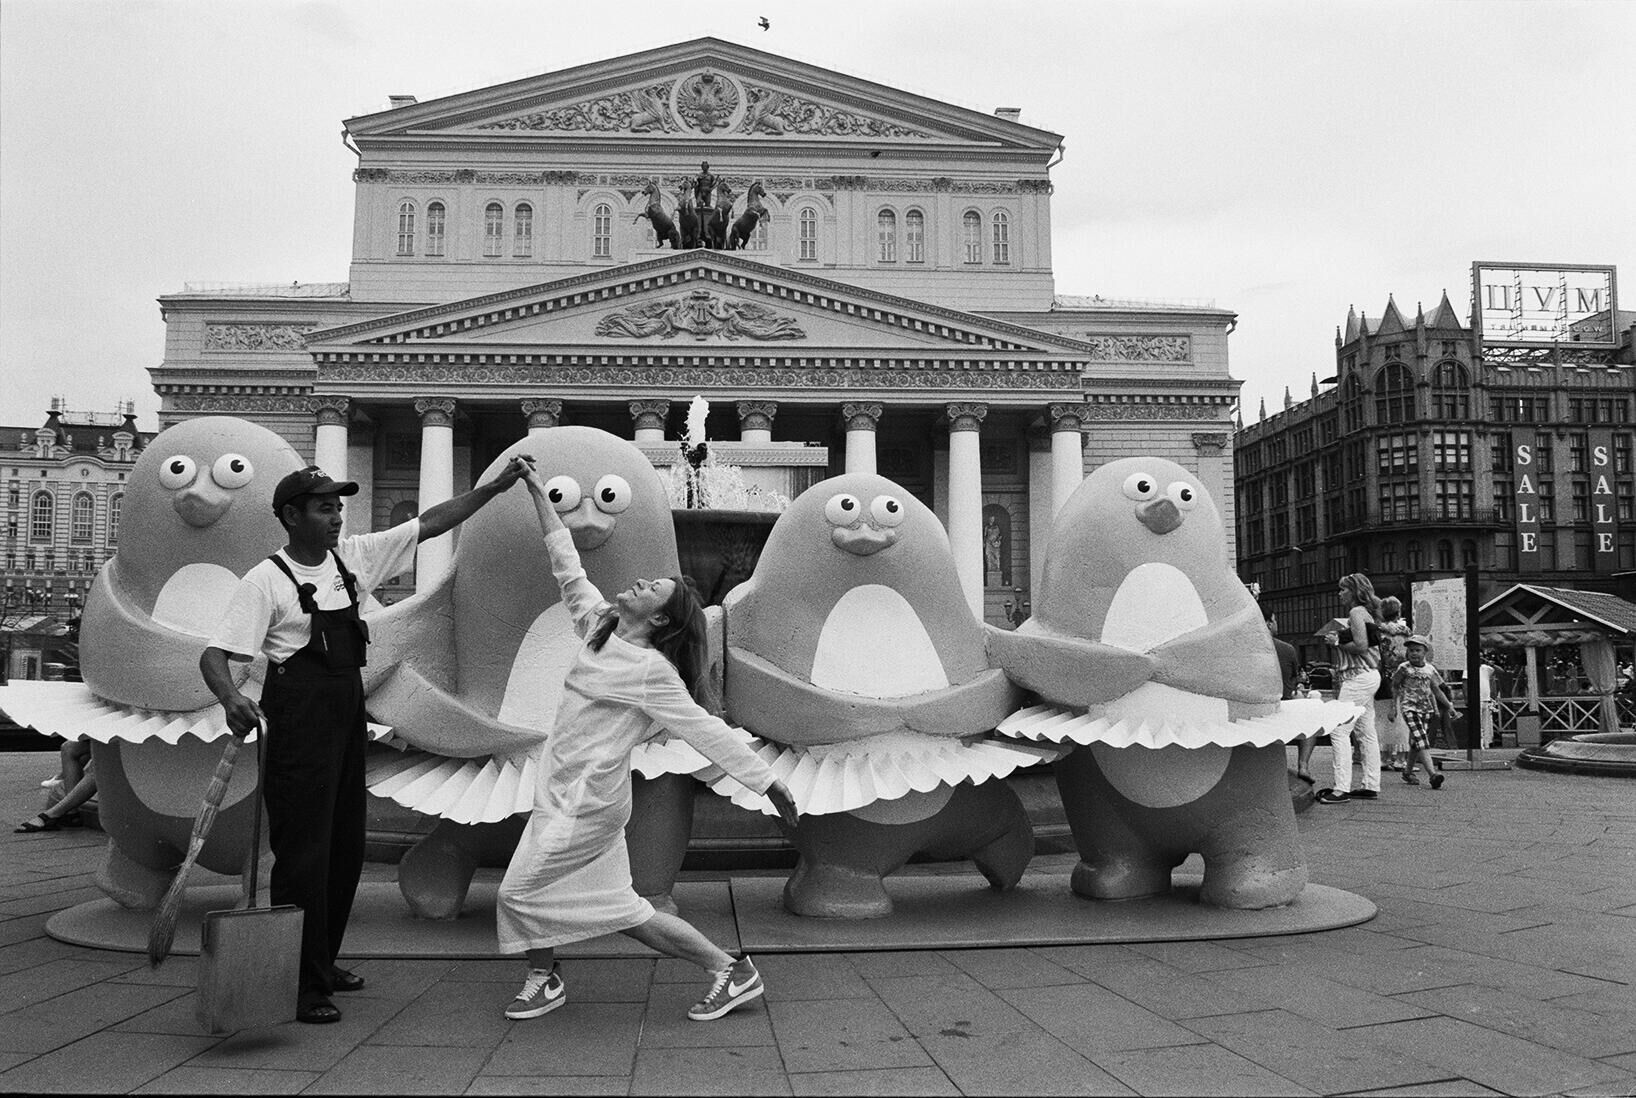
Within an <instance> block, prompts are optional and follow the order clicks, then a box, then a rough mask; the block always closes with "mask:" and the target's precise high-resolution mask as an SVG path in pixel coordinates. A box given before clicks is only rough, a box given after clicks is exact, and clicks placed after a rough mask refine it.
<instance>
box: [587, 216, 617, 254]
mask: <svg viewBox="0 0 1636 1098" xmlns="http://www.w3.org/2000/svg"><path fill="white" fill-rule="evenodd" d="M591 254H592V255H593V256H595V257H596V258H598V259H606V258H608V257H609V256H611V255H613V207H612V206H610V205H608V204H607V203H606V202H598V203H597V204H596V209H595V210H593V211H591Z"/></svg>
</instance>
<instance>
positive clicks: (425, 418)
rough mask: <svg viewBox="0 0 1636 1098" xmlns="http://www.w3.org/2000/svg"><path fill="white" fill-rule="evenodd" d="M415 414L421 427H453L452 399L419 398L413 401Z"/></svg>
mask: <svg viewBox="0 0 1636 1098" xmlns="http://www.w3.org/2000/svg"><path fill="white" fill-rule="evenodd" d="M415 414H416V415H418V416H419V417H420V425H421V426H422V427H453V426H454V398H453V397H421V398H420V399H419V400H416V401H415Z"/></svg>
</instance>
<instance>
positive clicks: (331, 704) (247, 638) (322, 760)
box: [199, 458, 526, 1023]
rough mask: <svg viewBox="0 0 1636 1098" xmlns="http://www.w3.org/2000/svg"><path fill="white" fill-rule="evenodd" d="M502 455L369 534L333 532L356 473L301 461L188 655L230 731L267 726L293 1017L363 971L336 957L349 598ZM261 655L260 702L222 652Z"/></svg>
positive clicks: (353, 718)
mask: <svg viewBox="0 0 1636 1098" xmlns="http://www.w3.org/2000/svg"><path fill="white" fill-rule="evenodd" d="M525 467H526V466H525V464H524V461H523V459H521V458H513V459H512V461H511V462H510V463H509V464H508V465H507V466H506V467H505V468H504V469H503V470H501V472H500V473H499V475H498V476H496V477H495V478H494V479H493V480H491V481H489V482H488V483H486V484H482V485H479V486H478V487H476V488H474V489H472V490H471V491H470V492H467V493H466V494H465V495H462V496H457V497H456V498H454V499H451V500H449V501H447V502H445V503H440V504H438V505H437V506H435V507H432V508H430V509H429V510H427V511H426V513H425V514H423V515H421V516H420V517H419V518H416V519H410V520H409V521H408V522H405V523H402V524H400V525H398V526H395V527H393V528H392V529H390V530H382V531H379V532H377V533H373V534H361V535H357V536H354V537H348V538H342V537H341V515H342V507H343V504H342V503H341V497H342V496H350V495H354V494H356V493H357V491H358V486H357V485H356V484H354V483H353V482H351V481H335V480H331V479H330V478H329V477H328V476H326V475H325V474H324V472H323V470H321V469H319V468H318V467H317V466H308V467H307V468H305V469H302V470H300V471H299V472H295V473H291V474H290V475H289V476H287V477H285V478H284V479H283V480H281V481H279V483H278V487H277V488H276V489H275V490H274V492H273V510H274V512H275V513H276V514H277V515H278V518H279V521H280V522H281V523H283V525H284V530H285V533H286V535H287V536H288V538H289V544H288V545H286V546H285V547H284V548H283V549H281V550H279V551H278V552H277V553H275V554H273V555H272V556H271V557H269V558H267V559H266V560H264V561H262V562H261V563H260V564H257V565H256V566H255V567H254V568H252V569H250V571H249V572H248V573H246V574H245V577H244V579H242V580H240V581H239V586H238V588H237V589H236V590H235V591H234V593H233V598H232V600H231V601H230V602H229V604H228V607H227V612H226V614H225V616H224V617H223V618H222V622H221V624H220V625H219V626H217V628H216V632H215V634H214V635H213V636H212V637H211V639H210V644H209V646H208V647H207V648H205V650H204V654H203V655H202V656H200V658H199V670H200V671H201V673H202V674H203V675H204V679H205V683H206V684H207V685H208V686H209V687H210V689H211V691H212V692H213V693H214V694H215V695H216V697H217V699H218V700H219V701H220V702H221V703H222V708H223V709H224V710H226V714H227V724H228V727H229V728H231V729H232V730H233V733H234V735H237V736H246V735H248V734H249V733H250V732H251V731H252V730H253V729H255V728H256V727H257V726H258V725H260V726H261V727H263V728H264V729H265V730H266V740H265V748H264V750H265V751H266V753H267V758H266V764H267V781H266V788H265V789H264V791H263V795H264V797H265V799H266V804H267V821H268V825H269V837H270V840H271V843H272V850H273V871H272V879H271V887H270V890H269V891H270V894H271V897H272V902H273V903H274V904H294V905H295V906H297V907H299V908H301V910H302V912H303V913H304V923H303V928H302V934H301V992H300V999H299V1000H298V1003H297V1009H296V1017H297V1018H298V1019H299V1020H300V1021H303V1022H313V1023H323V1022H336V1021H340V1018H341V1012H340V1011H339V1010H337V1009H336V1007H335V1004H334V1003H333V1002H331V1001H330V995H331V993H332V992H335V991H357V990H358V989H359V988H361V987H363V985H364V981H363V977H361V976H359V975H357V974H356V973H351V972H347V971H345V970H343V969H340V968H337V967H336V965H335V959H336V957H337V956H338V955H339V953H340V949H341V938H342V935H344V934H345V933H346V924H347V918H348V916H349V915H350V914H351V911H352V899H353V896H354V894H355V893H356V892H357V888H358V877H359V875H360V874H361V873H362V871H363V862H364V815H365V802H366V794H365V791H364V747H365V741H366V739H367V736H368V733H367V730H366V722H365V717H364V691H363V679H362V675H361V674H360V673H359V668H361V667H362V666H364V663H365V662H366V653H367V648H368V645H369V629H368V625H367V623H365V622H364V621H362V620H361V619H360V618H359V616H358V606H359V603H360V602H361V601H362V600H363V599H364V598H365V597H366V596H367V594H368V592H369V591H371V590H373V589H374V588H375V587H376V586H377V585H379V584H380V583H382V582H384V581H385V580H387V579H390V578H391V577H393V576H396V575H398V574H400V573H402V572H404V571H407V570H408V568H409V567H410V566H411V565H412V564H414V560H415V546H416V545H418V544H419V543H420V542H423V541H425V540H426V539H427V538H434V537H437V536H438V535H439V534H443V533H446V532H448V531H449V530H452V529H453V528H454V527H456V526H458V525H459V524H460V523H461V522H463V521H465V520H466V519H467V518H469V517H470V516H471V515H473V514H475V513H476V512H477V510H478V509H479V508H480V507H482V506H483V505H484V504H485V503H487V502H488V501H489V500H491V499H493V498H494V497H495V496H497V495H499V494H500V493H501V492H503V491H505V490H506V489H507V488H509V487H511V486H512V485H513V484H515V483H516V482H517V480H518V478H519V477H521V476H522V473H523V470H524V468H525ZM258 653H262V654H265V655H266V656H267V682H266V685H265V686H264V687H263V689H262V694H261V703H260V705H257V704H256V702H254V701H252V700H251V699H250V698H248V697H246V696H245V695H244V694H242V693H241V692H240V691H239V689H238V688H237V687H236V686H235V685H234V683H233V675H232V672H231V671H230V670H229V668H228V660H230V659H236V660H249V659H252V658H254V657H255V656H256V655H257V654H258Z"/></svg>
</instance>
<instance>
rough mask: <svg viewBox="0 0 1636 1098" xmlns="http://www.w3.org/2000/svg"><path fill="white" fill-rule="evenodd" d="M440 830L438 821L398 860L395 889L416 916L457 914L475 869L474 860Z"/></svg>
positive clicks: (418, 917) (441, 826)
mask: <svg viewBox="0 0 1636 1098" xmlns="http://www.w3.org/2000/svg"><path fill="white" fill-rule="evenodd" d="M442 831H443V825H442V824H439V826H438V828H437V829H436V830H434V831H433V832H432V833H431V834H430V835H428V836H426V837H425V838H424V839H422V840H420V842H418V843H416V844H415V845H414V846H412V847H410V848H409V852H408V853H407V854H405V855H404V856H403V860H402V861H400V862H399V863H398V891H399V892H400V893H402V894H403V899H404V902H405V903H407V904H408V905H409V910H410V912H411V913H413V914H414V916H415V917H416V918H417V919H453V918H456V917H458V916H459V915H460V909H461V908H462V907H464V906H465V904H466V891H467V889H469V888H470V887H471V880H472V876H473V875H474V874H476V872H477V859H476V858H474V857H472V855H471V854H470V852H468V851H467V850H466V849H465V848H464V847H463V846H461V845H460V844H459V843H457V842H455V841H454V840H453V839H452V838H451V837H450V836H449V835H446V834H443V833H442Z"/></svg>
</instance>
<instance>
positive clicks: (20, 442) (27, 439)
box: [0, 400, 153, 679]
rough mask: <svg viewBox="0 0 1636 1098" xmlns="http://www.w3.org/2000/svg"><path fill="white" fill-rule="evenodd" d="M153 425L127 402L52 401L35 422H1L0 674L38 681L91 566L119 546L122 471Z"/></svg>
mask: <svg viewBox="0 0 1636 1098" xmlns="http://www.w3.org/2000/svg"><path fill="white" fill-rule="evenodd" d="M152 437H153V433H152V432H151V431H149V432H143V431H140V430H138V429H137V426H136V416H135V414H134V412H133V411H132V409H131V408H130V407H129V406H126V407H124V408H121V409H120V410H119V411H117V412H114V413H112V414H108V413H96V412H71V411H69V410H68V409H66V408H65V407H63V405H62V402H61V401H60V400H53V401H52V402H51V411H50V413H49V414H48V415H47V416H46V418H45V422H44V423H42V424H41V425H40V426H38V427H0V492H3V493H4V495H3V496H0V503H3V505H4V506H3V508H0V510H3V512H4V516H5V523H6V527H5V547H4V554H5V557H4V565H5V567H4V570H3V571H0V635H3V638H4V639H3V644H4V650H3V651H0V672H3V673H4V677H5V678H8V679H11V678H20V679H38V678H42V677H44V676H45V675H46V674H47V672H48V671H50V670H51V667H50V665H51V664H52V663H53V662H60V661H59V660H55V659H54V658H53V657H54V655H55V653H56V651H57V650H58V648H59V647H60V644H61V639H62V638H63V637H64V636H66V635H67V632H68V625H69V623H70V622H72V621H73V620H74V619H75V618H77V617H78V616H79V612H80V608H81V607H82V606H84V605H85V596H86V593H87V592H88V591H89V590H90V589H91V581H92V580H93V579H94V578H95V577H96V574H97V571H98V569H100V568H101V567H102V565H103V564H104V563H105V562H106V561H107V560H108V558H109V557H111V556H113V554H114V552H115V551H116V550H117V549H118V547H119V515H120V508H121V506H122V504H123V503H124V499H125V479H126V476H127V475H128V474H129V473H130V470H131V466H132V465H133V464H134V463H135V461H136V459H137V456H138V455H139V454H140V453H141V452H142V447H143V446H144V445H146V444H147V441H148V440H149V439H150V438H152Z"/></svg>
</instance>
